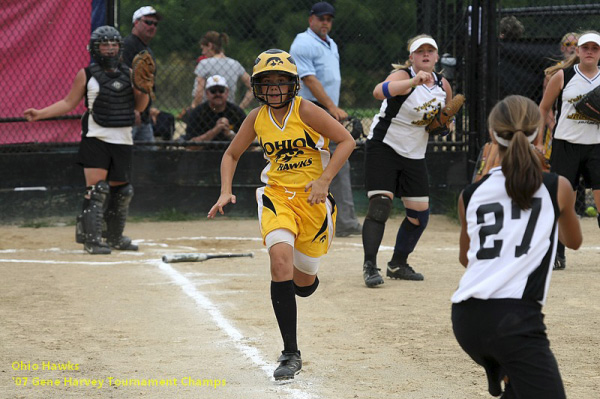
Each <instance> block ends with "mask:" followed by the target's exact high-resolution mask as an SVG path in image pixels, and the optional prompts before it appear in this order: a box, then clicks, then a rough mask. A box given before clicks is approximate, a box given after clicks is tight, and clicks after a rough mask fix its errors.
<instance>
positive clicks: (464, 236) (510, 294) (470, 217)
mask: <svg viewBox="0 0 600 399" xmlns="http://www.w3.org/2000/svg"><path fill="white" fill-rule="evenodd" d="M540 121H541V116H540V112H539V110H538V108H537V106H536V104H535V103H534V102H533V101H531V100H529V99H527V98H525V97H521V96H509V97H506V98H505V99H504V100H502V101H500V102H499V103H498V104H497V105H496V106H495V107H494V108H493V109H492V111H491V113H490V116H489V120H488V122H489V130H490V136H491V137H492V141H493V142H495V143H498V145H499V156H500V158H501V166H498V167H496V168H493V169H491V170H490V173H489V174H488V175H486V176H484V177H483V178H482V179H481V180H480V181H479V182H477V183H475V184H472V185H470V186H468V187H467V188H466V189H465V190H464V191H463V192H462V193H461V195H460V197H459V200H458V210H459V218H460V222H461V233H460V253H459V260H460V262H461V264H462V265H463V266H466V271H465V274H464V275H463V277H462V278H461V280H460V283H459V286H458V289H457V290H456V292H455V293H454V295H453V296H452V302H453V305H452V324H453V329H454V334H455V336H456V339H457V340H458V343H459V344H460V346H461V347H462V348H463V349H464V350H465V352H467V353H468V354H469V356H471V358H472V359H473V360H474V361H475V362H477V363H478V364H479V365H481V366H483V367H484V369H485V371H486V374H487V378H488V390H489V392H490V394H492V395H493V396H498V395H500V394H501V393H502V388H501V381H503V380H504V381H505V387H504V395H503V396H502V398H504V399H510V398H544V399H562V398H565V390H564V387H563V384H562V380H561V377H560V372H559V370H558V364H557V362H556V359H555V358H554V355H553V354H552V351H551V350H550V343H549V341H548V338H547V337H546V326H545V325H544V322H543V318H544V315H543V313H542V306H543V305H544V304H545V302H546V297H547V294H548V288H549V285H550V277H551V274H552V266H553V263H554V257H555V256H556V244H557V240H558V239H559V238H560V240H561V242H563V243H564V244H565V245H566V246H567V247H569V248H572V249H577V248H579V246H580V245H581V242H582V233H581V228H580V226H579V220H578V218H577V215H576V213H575V208H574V203H575V195H574V193H573V189H572V187H571V184H570V183H569V181H568V180H567V179H566V178H564V177H562V176H558V175H556V174H554V173H544V172H542V169H541V163H540V162H539V160H538V158H537V156H536V155H535V153H534V152H533V151H534V150H533V149H532V148H531V146H530V143H531V142H533V140H534V139H535V138H536V136H537V134H538V128H540Z"/></svg>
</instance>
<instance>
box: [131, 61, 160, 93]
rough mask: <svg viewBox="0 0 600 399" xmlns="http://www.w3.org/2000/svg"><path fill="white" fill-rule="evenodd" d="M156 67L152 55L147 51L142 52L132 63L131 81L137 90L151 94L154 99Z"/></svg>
mask: <svg viewBox="0 0 600 399" xmlns="http://www.w3.org/2000/svg"><path fill="white" fill-rule="evenodd" d="M155 70H156V65H155V64H154V59H153V58H152V55H150V53H149V52H148V51H146V50H142V51H140V52H139V53H138V54H136V56H135V57H134V58H133V62H132V63H131V80H132V82H133V85H134V86H135V88H136V89H138V90H139V91H141V92H144V93H146V94H150V96H151V97H152V99H154V71H155Z"/></svg>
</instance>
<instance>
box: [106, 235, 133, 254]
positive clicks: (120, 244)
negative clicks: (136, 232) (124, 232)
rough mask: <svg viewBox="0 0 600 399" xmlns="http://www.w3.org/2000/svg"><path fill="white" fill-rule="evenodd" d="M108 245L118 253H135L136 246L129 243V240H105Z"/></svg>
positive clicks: (125, 237) (124, 238)
mask: <svg viewBox="0 0 600 399" xmlns="http://www.w3.org/2000/svg"><path fill="white" fill-rule="evenodd" d="M106 242H107V244H108V245H110V246H111V247H112V248H114V249H116V250H119V251H137V250H138V246H137V245H135V244H133V243H132V242H131V238H129V237H127V236H121V238H119V239H118V240H107V241H106Z"/></svg>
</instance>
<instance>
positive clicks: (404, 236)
mask: <svg viewBox="0 0 600 399" xmlns="http://www.w3.org/2000/svg"><path fill="white" fill-rule="evenodd" d="M419 227H420V225H417V224H412V223H411V222H410V220H408V218H404V220H403V221H402V224H401V225H400V229H399V230H398V234H396V245H395V246H394V254H393V255H392V262H393V263H406V260H407V259H408V255H410V254H411V253H412V251H413V250H414V249H415V246H416V245H417V242H418V241H419V238H421V234H423V230H425V229H419Z"/></svg>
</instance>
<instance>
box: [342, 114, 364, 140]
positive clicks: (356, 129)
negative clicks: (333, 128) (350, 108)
mask: <svg viewBox="0 0 600 399" xmlns="http://www.w3.org/2000/svg"><path fill="white" fill-rule="evenodd" d="M343 124H344V126H345V127H346V129H347V130H348V131H349V132H350V134H351V135H352V138H353V139H354V140H358V139H360V138H362V137H364V135H365V132H364V129H363V126H362V122H361V121H360V119H359V118H355V117H353V116H348V118H346V120H345V121H344V122H343Z"/></svg>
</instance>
